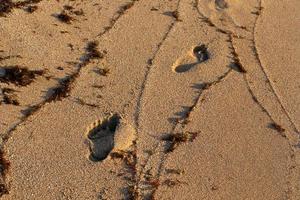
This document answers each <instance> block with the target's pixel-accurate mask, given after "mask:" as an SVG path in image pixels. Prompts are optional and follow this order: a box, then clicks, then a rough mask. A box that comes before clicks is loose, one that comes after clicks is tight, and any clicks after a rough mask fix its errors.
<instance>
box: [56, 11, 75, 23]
mask: <svg viewBox="0 0 300 200" xmlns="http://www.w3.org/2000/svg"><path fill="white" fill-rule="evenodd" d="M56 18H57V19H58V20H59V21H61V22H63V23H66V24H71V22H72V21H73V20H74V18H73V17H71V16H70V15H69V14H68V13H66V12H65V11H62V12H61V13H59V14H57V15H56Z"/></svg>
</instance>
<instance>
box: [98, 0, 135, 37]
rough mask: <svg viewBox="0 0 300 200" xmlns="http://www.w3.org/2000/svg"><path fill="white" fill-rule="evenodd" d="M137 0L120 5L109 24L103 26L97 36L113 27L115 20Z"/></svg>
mask: <svg viewBox="0 0 300 200" xmlns="http://www.w3.org/2000/svg"><path fill="white" fill-rule="evenodd" d="M137 1H139V0H131V1H130V2H128V3H126V4H124V5H122V6H121V7H120V8H119V10H118V11H117V13H116V14H115V15H114V16H113V17H112V19H111V20H110V22H109V25H108V26H106V27H104V30H103V31H102V32H100V33H99V34H98V35H97V37H102V36H103V35H105V34H106V33H107V32H109V31H110V30H111V29H112V27H114V25H115V24H116V23H117V21H118V20H119V19H120V18H121V17H122V16H123V15H124V14H126V13H127V12H128V10H129V9H131V8H132V7H133V6H134V5H135V3H136V2H137Z"/></svg>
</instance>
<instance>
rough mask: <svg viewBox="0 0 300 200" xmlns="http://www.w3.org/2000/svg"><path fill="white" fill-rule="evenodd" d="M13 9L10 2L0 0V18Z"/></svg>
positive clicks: (9, 0) (8, 0)
mask: <svg viewBox="0 0 300 200" xmlns="http://www.w3.org/2000/svg"><path fill="white" fill-rule="evenodd" d="M13 8H14V3H13V2H12V1H11V0H0V16H1V17H4V16H6V14H7V13H10V12H11V11H12V9H13Z"/></svg>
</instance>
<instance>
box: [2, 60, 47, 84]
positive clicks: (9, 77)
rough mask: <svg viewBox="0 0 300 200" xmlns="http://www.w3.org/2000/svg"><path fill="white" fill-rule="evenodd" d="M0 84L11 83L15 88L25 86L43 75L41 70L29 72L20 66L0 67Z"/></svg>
mask: <svg viewBox="0 0 300 200" xmlns="http://www.w3.org/2000/svg"><path fill="white" fill-rule="evenodd" d="M0 70H2V71H3V72H2V74H0V82H4V83H12V84H15V85H17V86H27V85H29V84H30V83H32V82H33V80H34V79H35V78H36V77H37V76H41V75H43V74H44V71H43V70H29V69H27V68H25V67H20V66H17V65H15V66H6V67H1V68H0Z"/></svg>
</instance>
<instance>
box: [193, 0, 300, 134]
mask: <svg viewBox="0 0 300 200" xmlns="http://www.w3.org/2000/svg"><path fill="white" fill-rule="evenodd" d="M198 3H199V2H198V0H195V3H194V6H195V8H196V10H197V12H198V14H199V16H200V18H201V19H202V21H203V22H205V23H206V24H207V25H208V26H210V27H214V28H215V29H216V31H218V32H220V33H222V34H226V35H227V36H228V38H229V40H228V42H229V44H230V47H231V49H232V50H233V51H232V59H233V63H232V65H230V67H231V68H232V69H234V70H236V71H238V72H241V73H244V74H245V73H246V69H245V68H244V67H243V65H242V64H241V62H240V59H239V56H238V54H237V52H236V50H235V48H234V45H233V38H237V39H244V38H243V37H241V36H239V35H236V34H235V33H234V32H232V31H231V30H224V29H222V28H220V27H218V26H217V25H216V24H214V23H213V22H212V21H211V20H210V19H209V18H208V17H206V16H205V15H204V14H203V13H201V11H200V10H199V7H198ZM257 9H258V11H257V12H256V13H257V14H256V15H257V16H256V18H255V22H254V26H253V30H252V35H253V36H252V39H249V41H251V42H252V43H253V47H252V48H253V53H254V56H255V57H256V59H257V62H258V64H259V66H260V68H261V69H262V71H263V73H264V76H265V77H266V79H267V83H268V85H269V86H270V88H271V90H272V93H273V94H274V95H275V97H276V101H277V102H278V103H279V105H280V107H281V109H282V111H283V112H284V114H285V116H286V117H287V118H288V120H289V122H290V123H291V125H292V126H293V128H294V130H295V131H296V132H297V133H298V135H299V130H298V129H297V127H296V125H295V123H294V122H293V121H292V119H291V117H290V115H289V113H288V112H287V110H286V109H285V108H284V106H283V104H282V101H281V99H280V98H279V96H278V94H277V92H276V91H275V89H274V87H273V85H272V83H271V81H270V78H269V76H268V75H267V73H266V71H265V69H264V67H263V65H262V63H261V60H260V58H259V54H258V51H257V48H256V43H255V28H256V24H257V21H258V18H259V16H260V14H261V13H262V10H263V7H262V5H261V0H259V6H258V8H257ZM244 78H245V80H246V82H247V85H248V90H249V92H250V93H251V95H252V96H253V99H255V100H256V102H258V100H257V97H256V96H255V95H254V92H253V91H252V89H251V88H250V85H249V83H248V79H247V76H246V75H244ZM259 104H260V107H262V108H263V110H264V111H265V112H266V113H268V111H267V110H266V109H265V108H264V107H263V105H262V104H261V103H259ZM268 115H269V117H270V116H271V115H270V113H268Z"/></svg>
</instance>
